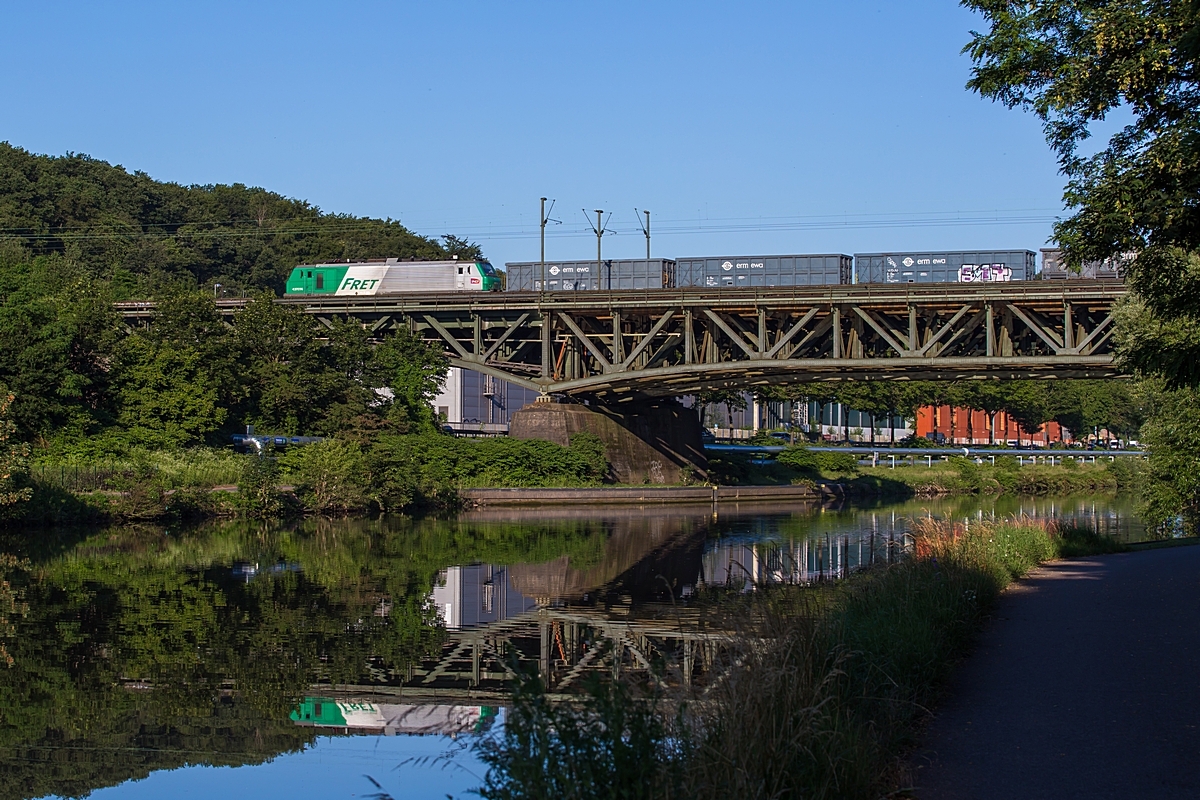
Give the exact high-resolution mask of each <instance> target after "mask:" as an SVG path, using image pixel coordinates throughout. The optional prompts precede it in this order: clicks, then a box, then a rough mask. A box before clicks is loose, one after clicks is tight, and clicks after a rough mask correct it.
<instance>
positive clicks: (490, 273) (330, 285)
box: [287, 258, 501, 297]
mask: <svg viewBox="0 0 1200 800" xmlns="http://www.w3.org/2000/svg"><path fill="white" fill-rule="evenodd" d="M500 288H501V287H500V276H499V275H498V274H497V273H496V270H495V269H494V268H493V267H492V265H491V264H489V263H488V262H486V261H482V260H479V261H458V260H454V261H401V260H400V259H398V258H386V259H384V258H380V259H375V260H371V261H353V262H345V263H341V264H301V265H300V266H298V267H296V268H295V269H293V270H292V274H291V276H289V277H288V281H287V295H288V296H289V297H291V296H296V295H301V296H303V295H337V296H346V295H389V294H414V293H423V292H495V291H499V290H500Z"/></svg>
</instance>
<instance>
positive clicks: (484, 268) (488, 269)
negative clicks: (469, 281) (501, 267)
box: [476, 261, 496, 278]
mask: <svg viewBox="0 0 1200 800" xmlns="http://www.w3.org/2000/svg"><path fill="white" fill-rule="evenodd" d="M476 266H478V267H479V271H480V272H482V273H483V274H484V275H487V276H488V277H491V278H494V277H496V268H495V267H493V266H492V265H491V264H490V263H488V262H487V261H478V262H476Z"/></svg>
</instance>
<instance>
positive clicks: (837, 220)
mask: <svg viewBox="0 0 1200 800" xmlns="http://www.w3.org/2000/svg"><path fill="white" fill-rule="evenodd" d="M1036 210H1037V211H1040V210H1041V209H1036ZM1030 211H1034V210H1032V209H1031V210H1030ZM1061 218H1062V217H1061V215H1059V214H1045V213H1042V214H1036V213H1028V212H1026V213H1021V214H1016V213H1013V212H1007V211H995V212H929V213H928V214H925V215H915V216H904V215H882V216H868V215H839V216H832V215H823V216H817V217H759V218H753V217H750V218H747V217H731V218H724V219H721V218H718V219H710V220H704V221H692V220H667V221H660V222H659V223H658V224H657V225H656V233H658V234H659V235H664V236H673V235H682V234H696V233H767V232H772V231H806V230H813V231H816V230H842V229H844V230H862V229H872V228H874V229H887V228H905V227H929V228H941V227H960V226H973V225H974V226H979V225H1034V224H1047V223H1053V222H1057V221H1058V220H1060V219H1061ZM247 222H248V223H250V222H253V223H257V221H247ZM216 224H217V223H184V224H183V225H181V226H179V227H181V228H182V227H186V226H189V225H216ZM384 224H388V223H384ZM390 224H396V225H399V224H400V223H398V222H394V223H390ZM380 225H381V223H380V222H367V221H359V220H355V221H354V222H349V221H347V222H346V223H339V222H337V221H332V222H325V223H309V224H307V225H304V226H283V227H259V226H258V225H257V224H255V227H253V228H249V229H237V230H229V229H228V228H225V229H221V228H217V229H209V230H175V231H146V230H138V229H136V228H134V227H132V226H131V227H129V228H123V229H119V230H112V229H110V230H96V227H94V226H86V227H85V226H78V227H71V228H67V227H63V228H59V229H51V230H49V231H47V230H45V229H42V230H39V231H36V232H35V229H20V228H0V239H25V240H29V241H46V240H62V241H87V240H103V239H130V238H151V239H170V238H194V239H221V238H251V237H270V236H305V235H316V234H333V233H352V232H356V231H377V230H379V228H380ZM444 226H445V227H450V228H453V227H457V226H455V225H451V224H444ZM155 227H166V225H165V224H163V225H158V226H155ZM403 227H404V228H405V230H407V231H409V232H410V233H413V235H415V236H419V237H421V238H426V239H430V238H433V237H428V236H423V235H421V234H418V233H415V231H413V230H412V228H409V227H408V226H407V225H406V226H403ZM540 232H541V231H540V226H539V229H538V230H534V229H528V228H524V227H519V228H518V227H513V228H506V227H502V228H491V227H488V226H486V225H485V226H480V227H479V228H477V229H474V230H471V229H468V230H466V231H461V230H460V232H459V235H461V236H464V237H466V238H473V239H492V240H495V239H526V238H530V237H533V236H537V235H539V233H540ZM606 233H608V234H610V235H615V236H632V235H645V231H644V229H642V228H641V227H639V228H624V229H623V228H609V229H608V230H607V231H606ZM588 234H591V235H595V228H594V227H593V226H592V225H591V221H590V220H588V226H587V227H583V226H581V225H564V226H563V227H562V228H561V229H558V230H555V231H548V232H547V235H549V236H552V237H554V238H571V237H580V236H586V235H588Z"/></svg>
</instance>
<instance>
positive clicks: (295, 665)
mask: <svg viewBox="0 0 1200 800" xmlns="http://www.w3.org/2000/svg"><path fill="white" fill-rule="evenodd" d="M603 545H604V532H603V530H602V529H599V528H597V527H596V526H591V525H588V524H585V523H580V524H579V525H574V526H567V527H566V528H561V527H559V528H556V527H555V526H551V525H542V526H519V525H516V524H499V525H484V526H472V525H463V524H458V523H438V522H414V521H411V520H404V519H401V520H392V521H389V522H387V523H382V522H369V521H340V522H329V521H310V522H305V523H303V524H301V525H299V526H297V527H293V528H280V527H274V526H263V525H260V524H257V523H245V522H237V523H229V524H223V525H214V526H210V527H206V528H203V529H197V530H194V531H191V532H185V533H182V534H172V535H167V534H165V533H164V532H162V531H161V530H159V529H150V528H132V529H121V530H114V531H105V532H102V533H99V534H97V535H94V536H91V537H89V538H87V539H85V540H83V541H81V542H78V543H77V544H75V545H74V546H73V547H70V548H68V549H65V552H64V553H63V554H62V555H58V556H55V557H53V558H50V559H43V560H41V561H40V562H38V563H35V564H34V567H33V571H32V573H31V574H30V577H29V580H28V581H26V583H25V585H24V586H23V587H22V588H23V590H24V592H25V597H26V600H27V602H28V604H29V612H28V614H27V616H25V617H24V618H22V619H17V620H14V621H15V623H16V625H17V628H18V632H17V635H16V636H15V637H13V638H12V645H11V647H10V649H11V650H12V653H13V656H14V659H15V664H14V666H13V667H12V668H11V669H6V670H4V672H3V676H2V678H0V765H2V766H0V769H2V770H3V772H4V775H5V778H6V779H5V781H4V782H3V788H0V800H4V799H5V798H10V797H11V798H18V797H20V798H28V797H40V796H42V795H46V794H58V795H64V796H79V795H83V794H86V793H87V792H89V791H91V790H94V789H96V788H99V787H102V786H108V785H113V784H116V783H120V782H122V781H124V780H128V779H131V778H138V777H142V776H145V775H147V774H149V772H151V771H153V770H157V769H169V768H174V767H177V766H181V765H184V764H214V765H234V764H246V763H256V762H259V761H263V760H266V759H269V758H271V757H273V756H275V755H276V754H279V753H283V752H289V751H293V750H296V749H300V748H302V747H304V746H305V745H306V744H308V743H309V742H311V741H312V738H313V735H314V732H313V730H312V729H311V728H309V729H306V728H300V727H296V726H295V725H293V723H292V722H291V720H290V719H289V714H290V713H291V711H292V710H293V708H294V705H295V703H296V702H297V700H298V699H300V698H302V697H303V696H304V695H305V694H306V693H307V691H308V688H309V687H310V686H311V685H312V684H313V683H316V682H318V681H332V682H338V683H364V682H368V681H371V680H373V679H375V678H377V677H378V676H380V675H387V674H397V673H399V672H402V671H403V670H404V669H405V667H406V665H407V664H408V663H410V662H412V661H413V660H415V659H419V658H420V657H421V656H422V655H424V654H426V653H429V652H432V651H436V650H437V649H438V647H439V643H440V641H441V636H442V631H441V629H440V628H439V626H438V624H437V622H436V617H435V614H434V611H433V609H431V608H430V607H429V605H428V602H427V597H428V594H429V592H430V590H431V588H432V585H433V581H434V579H435V576H436V575H437V573H438V571H439V570H441V569H444V568H445V567H446V566H448V565H450V564H453V563H463V562H464V561H465V562H470V561H476V560H482V559H489V560H490V559H495V560H505V561H513V562H515V561H523V560H539V559H540V560H549V559H553V558H557V557H559V556H562V555H564V554H565V555H566V557H567V558H568V559H569V560H571V561H572V562H573V563H580V564H587V563H590V562H591V561H595V560H597V559H599V558H600V556H601V554H602V553H603Z"/></svg>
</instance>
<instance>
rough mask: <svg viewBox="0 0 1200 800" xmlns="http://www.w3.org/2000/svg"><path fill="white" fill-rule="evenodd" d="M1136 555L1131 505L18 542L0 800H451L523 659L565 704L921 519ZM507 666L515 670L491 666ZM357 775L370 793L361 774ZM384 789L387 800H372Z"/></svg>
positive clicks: (696, 650) (4, 631)
mask: <svg viewBox="0 0 1200 800" xmlns="http://www.w3.org/2000/svg"><path fill="white" fill-rule="evenodd" d="M1012 514H1027V515H1031V516H1037V517H1058V518H1067V519H1075V520H1079V521H1084V522H1086V523H1088V524H1091V525H1094V526H1096V527H1098V528H1099V529H1100V530H1101V531H1103V532H1105V533H1108V534H1109V535H1113V536H1116V537H1118V538H1120V539H1122V540H1125V541H1138V540H1141V539H1143V538H1145V531H1144V528H1143V527H1142V525H1141V524H1140V522H1139V521H1138V519H1137V518H1136V516H1135V515H1134V513H1133V510H1132V504H1131V502H1130V501H1129V500H1127V499H1125V498H1121V497H1115V498H1114V497H1089V498H1025V499H1021V498H999V499H993V498H983V499H980V498H958V499H942V500H922V501H910V502H905V503H901V504H890V505H886V504H880V505H878V506H876V507H865V506H857V507H853V508H846V509H831V508H821V507H820V506H814V505H802V504H796V505H789V506H777V505H776V506H766V507H764V506H762V505H743V506H719V507H715V508H714V507H711V506H699V507H690V506H662V507H653V508H641V507H622V508H617V507H611V508H590V507H576V508H569V509H537V510H530V509H521V510H507V509H493V510H489V509H484V510H478V511H473V512H469V513H464V514H462V515H460V516H458V517H456V518H453V519H442V520H438V519H419V520H414V519H410V518H405V517H397V518H389V519H382V520H343V521H330V520H307V521H304V522H302V523H299V524H295V525H281V524H278V523H258V522H246V521H237V522H221V523H212V524H207V525H203V526H199V527H193V528H180V529H164V528H162V527H156V526H134V527H124V528H117V529H108V530H103V531H79V530H56V531H51V532H46V533H39V534H38V535H36V536H32V537H25V538H23V539H20V540H19V543H18V540H12V541H9V542H8V543H7V544H5V545H4V546H3V548H2V549H5V550H7V551H9V552H15V553H17V554H18V555H21V556H24V557H27V558H28V559H29V569H28V570H16V571H10V573H11V574H10V577H11V579H12V582H13V585H14V586H16V587H18V588H20V590H21V592H22V597H21V598H20V603H23V604H24V609H23V611H24V613H21V612H22V608H21V607H20V603H19V604H18V607H16V610H15V611H12V610H10V611H9V612H7V613H6V612H5V605H4V603H3V602H2V599H0V618H4V617H7V619H8V622H7V623H3V622H0V642H3V644H4V649H5V651H6V652H7V653H8V654H9V656H10V657H11V659H12V664H11V666H9V667H8V668H4V667H3V666H0V693H2V694H0V778H2V779H0V786H2V787H3V788H2V789H0V800H6V799H7V798H9V797H11V798H20V800H25V799H26V798H38V797H80V796H85V795H89V794H90V796H92V797H96V798H104V799H105V800H131V799H132V798H150V797H154V798H159V797H167V796H170V797H197V798H207V797H223V798H233V797H254V798H277V797H278V798H285V797H286V798H288V800H302V799H303V798H322V800H324V799H325V798H341V797H345V798H350V797H362V796H364V795H371V794H372V793H375V792H378V791H383V792H387V793H389V794H390V795H391V796H393V797H396V798H401V797H405V798H407V797H430V798H433V797H445V796H446V795H447V794H451V795H454V796H465V795H466V793H467V792H468V791H469V790H470V789H471V788H472V787H475V786H478V785H479V783H480V779H481V777H482V766H481V765H480V764H479V762H478V761H477V760H476V759H475V758H474V756H473V755H472V753H471V751H470V746H471V744H472V742H474V741H476V739H477V737H478V736H480V735H487V732H489V731H494V730H495V729H496V726H497V725H498V724H501V723H502V720H503V716H504V711H503V702H504V694H505V687H506V685H507V683H506V681H507V679H508V678H507V674H506V670H507V666H508V665H510V664H511V661H510V660H508V659H511V658H513V657H515V658H517V659H518V660H519V661H520V662H522V664H523V665H525V666H528V667H529V668H531V669H540V670H541V672H542V674H543V675H544V676H546V680H547V681H548V683H549V686H550V690H551V692H552V693H555V694H569V693H571V692H574V691H577V690H578V687H579V685H580V684H581V683H582V682H583V681H584V680H585V679H586V677H587V675H588V674H590V673H594V672H600V673H603V674H616V673H620V672H622V671H643V672H645V671H646V670H647V669H648V667H649V666H650V664H652V663H656V659H659V658H660V656H661V654H662V653H664V652H667V651H670V652H672V653H674V654H676V655H680V654H682V655H681V658H682V660H681V661H680V663H684V664H686V665H687V669H686V670H685V672H684V673H683V674H684V675H686V676H687V677H685V678H681V679H682V680H691V679H692V676H693V675H703V671H704V664H705V653H706V652H707V651H706V648H708V647H711V646H713V645H712V641H713V638H712V637H714V636H719V635H720V634H721V631H720V623H719V620H714V619H711V618H708V617H706V615H705V613H704V612H703V610H702V609H703V608H704V604H703V603H699V602H694V598H697V597H700V596H703V595H704V594H705V593H706V592H712V591H731V590H732V591H735V592H750V591H755V590H756V588H757V587H759V586H762V585H764V584H767V583H772V582H807V581H814V580H823V579H829V578H833V577H837V576H840V575H842V574H845V573H846V572H847V571H852V570H854V569H856V568H858V567H859V566H861V565H864V564H868V563H870V562H872V561H878V560H886V559H888V558H896V557H899V556H900V553H901V552H902V551H903V548H904V546H905V533H906V531H907V529H908V525H909V523H910V521H911V520H912V519H913V518H914V517H920V516H925V515H934V516H938V517H953V518H955V519H959V520H962V521H964V522H967V523H968V524H969V523H970V522H971V521H973V520H974V521H978V520H982V519H984V518H988V517H991V516H994V515H997V516H1007V515H1012ZM506 654H507V655H506ZM366 776H371V778H370V779H369V778H368V777H366ZM372 779H373V780H374V781H377V782H378V784H379V786H380V787H381V789H379V788H376V787H375V786H374V785H373V784H372V782H371V781H372Z"/></svg>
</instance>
